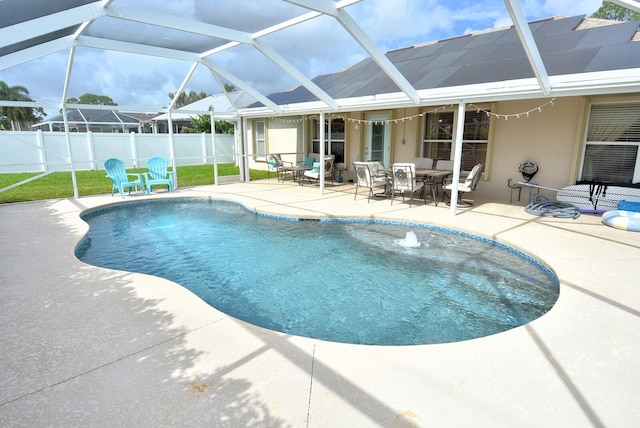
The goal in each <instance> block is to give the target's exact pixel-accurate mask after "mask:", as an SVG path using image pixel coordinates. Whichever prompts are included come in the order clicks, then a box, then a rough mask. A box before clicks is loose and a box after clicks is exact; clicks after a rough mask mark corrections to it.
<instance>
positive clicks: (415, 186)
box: [391, 163, 427, 208]
mask: <svg viewBox="0 0 640 428" xmlns="http://www.w3.org/2000/svg"><path fill="white" fill-rule="evenodd" d="M391 178H392V182H393V185H392V190H391V205H393V198H394V197H395V195H396V193H402V202H404V195H405V193H407V192H408V193H409V198H410V199H409V208H411V202H412V201H413V193H414V192H415V191H416V190H420V189H422V187H423V186H424V183H423V182H422V181H416V165H415V164H414V163H394V164H393V165H391ZM424 202H425V204H426V203H427V201H426V200H425V201H424Z"/></svg>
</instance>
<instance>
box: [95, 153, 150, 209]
mask: <svg viewBox="0 0 640 428" xmlns="http://www.w3.org/2000/svg"><path fill="white" fill-rule="evenodd" d="M103 165H104V170H105V171H106V172H107V175H106V177H107V178H110V179H111V181H113V186H112V187H111V196H113V194H114V192H115V191H116V189H118V191H119V192H120V196H121V197H122V199H124V191H125V189H129V195H131V188H133V187H136V188H137V187H139V188H140V189H141V190H142V193H143V194H144V193H146V191H145V187H144V181H143V178H142V176H143V174H138V173H132V174H128V173H127V170H126V169H125V166H124V162H122V161H121V160H120V159H116V158H109V159H107V160H105V161H104V163H103ZM130 177H135V179H131V178H130Z"/></svg>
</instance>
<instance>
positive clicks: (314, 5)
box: [284, 0, 420, 104]
mask: <svg viewBox="0 0 640 428" xmlns="http://www.w3.org/2000/svg"><path fill="white" fill-rule="evenodd" d="M284 1H286V2H288V3H292V4H295V5H298V6H302V7H306V8H307V9H311V10H315V11H316V12H320V13H323V14H325V15H329V16H332V17H333V18H335V19H336V20H337V21H338V22H339V23H340V25H342V26H343V27H344V29H345V30H346V31H347V32H348V33H349V34H350V35H351V37H353V38H354V39H355V40H356V41H357V42H358V43H359V44H360V46H362V47H363V48H364V50H365V51H367V53H368V54H369V55H370V56H371V59H373V60H374V61H375V62H376V64H378V65H379V66H380V68H382V71H384V72H385V73H386V75H387V76H389V78H390V79H391V80H393V82H394V83H395V84H396V85H398V87H399V88H400V90H401V91H402V92H404V93H405V94H406V95H407V97H408V98H409V99H411V100H412V101H413V102H414V103H415V104H419V103H420V95H419V94H418V91H416V89H415V88H414V87H413V86H412V85H411V83H409V81H408V80H407V79H406V78H405V77H404V76H403V75H402V73H400V71H398V69H397V68H396V66H395V65H393V63H392V62H391V61H390V60H389V58H387V57H386V56H385V54H384V53H383V52H382V51H380V49H379V48H378V47H377V46H376V44H375V43H374V42H373V40H371V38H370V37H369V36H368V35H367V33H366V32H365V31H364V30H363V29H362V28H360V26H359V25H358V24H357V23H356V21H355V20H354V19H353V18H352V17H351V15H349V13H348V12H347V11H346V10H344V9H343V8H340V7H339V6H338V4H337V3H334V2H333V1H328V0H284Z"/></svg>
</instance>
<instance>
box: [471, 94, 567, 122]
mask: <svg viewBox="0 0 640 428" xmlns="http://www.w3.org/2000/svg"><path fill="white" fill-rule="evenodd" d="M553 101H555V98H552V99H551V100H549V101H547V102H546V103H544V104H542V105H540V106H538V107H534V108H532V109H531V110H527V111H523V112H520V113H511V114H498V113H492V112H490V111H489V110H485V109H482V108H480V107H478V106H477V105H475V104H470V106H472V107H475V108H476V113H480V112H484V113H486V114H487V117H491V116H493V117H495V118H496V119H502V118H504V120H509V118H510V117H515V118H516V119H520V117H521V116H526V117H529V113H535V112H536V111H537V112H538V113H540V112H542V109H543V108H545V107H546V106H549V105H551V106H552V105H553Z"/></svg>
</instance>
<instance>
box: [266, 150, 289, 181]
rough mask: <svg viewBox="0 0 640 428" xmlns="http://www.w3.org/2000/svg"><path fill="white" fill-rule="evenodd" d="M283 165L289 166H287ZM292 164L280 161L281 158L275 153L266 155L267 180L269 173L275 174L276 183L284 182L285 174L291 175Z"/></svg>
mask: <svg viewBox="0 0 640 428" xmlns="http://www.w3.org/2000/svg"><path fill="white" fill-rule="evenodd" d="M285 164H289V165H288V166H287V165H285ZM292 168H293V162H286V161H283V160H282V156H280V155H279V154H277V153H270V154H268V155H267V179H269V172H275V173H276V178H277V179H278V181H284V180H285V178H286V175H287V173H290V174H292V175H293V170H292Z"/></svg>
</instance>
